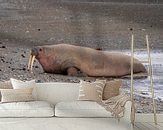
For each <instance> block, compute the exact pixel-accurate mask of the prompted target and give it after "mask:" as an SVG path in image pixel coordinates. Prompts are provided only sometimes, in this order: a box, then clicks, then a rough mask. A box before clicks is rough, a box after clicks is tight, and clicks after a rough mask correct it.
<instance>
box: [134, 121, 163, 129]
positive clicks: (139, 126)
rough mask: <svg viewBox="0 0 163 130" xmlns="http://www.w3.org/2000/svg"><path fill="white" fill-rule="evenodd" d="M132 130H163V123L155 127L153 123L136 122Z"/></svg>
mask: <svg viewBox="0 0 163 130" xmlns="http://www.w3.org/2000/svg"><path fill="white" fill-rule="evenodd" d="M134 130H163V122H162V123H158V124H157V125H155V124H154V123H153V122H136V123H135V127H134Z"/></svg>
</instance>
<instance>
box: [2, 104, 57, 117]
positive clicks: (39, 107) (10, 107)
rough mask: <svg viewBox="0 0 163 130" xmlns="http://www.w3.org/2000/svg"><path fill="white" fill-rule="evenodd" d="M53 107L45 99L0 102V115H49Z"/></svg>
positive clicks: (52, 111)
mask: <svg viewBox="0 0 163 130" xmlns="http://www.w3.org/2000/svg"><path fill="white" fill-rule="evenodd" d="M51 116H54V110H53V107H52V106H51V105H50V104H49V103H48V102H45V101H33V102H14V103H1V104H0V117H51Z"/></svg>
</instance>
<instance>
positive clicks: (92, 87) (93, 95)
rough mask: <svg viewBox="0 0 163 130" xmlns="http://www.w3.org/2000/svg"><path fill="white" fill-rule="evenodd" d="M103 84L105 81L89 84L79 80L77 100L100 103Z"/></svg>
mask: <svg viewBox="0 0 163 130" xmlns="http://www.w3.org/2000/svg"><path fill="white" fill-rule="evenodd" d="M105 82H106V81H105V80H98V81H95V82H92V83H90V82H86V81H82V80H81V81H80V88H79V97H78V100H86V101H101V100H102V92H103V88H104V86H105Z"/></svg>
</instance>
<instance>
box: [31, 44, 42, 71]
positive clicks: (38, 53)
mask: <svg viewBox="0 0 163 130" xmlns="http://www.w3.org/2000/svg"><path fill="white" fill-rule="evenodd" d="M41 53H43V47H40V46H38V47H34V48H32V49H31V53H30V57H29V61H28V70H30V71H31V72H32V68H33V63H34V61H35V58H36V59H39V58H40V56H41Z"/></svg>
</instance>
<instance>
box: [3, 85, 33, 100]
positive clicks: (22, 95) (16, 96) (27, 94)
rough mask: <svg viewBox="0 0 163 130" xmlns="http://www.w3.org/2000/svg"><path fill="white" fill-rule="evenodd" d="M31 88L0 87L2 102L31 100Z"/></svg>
mask: <svg viewBox="0 0 163 130" xmlns="http://www.w3.org/2000/svg"><path fill="white" fill-rule="evenodd" d="M32 91H33V88H26V89H1V95H2V99H1V102H2V103H6V102H25V101H33V100H34V98H33V96H32Z"/></svg>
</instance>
